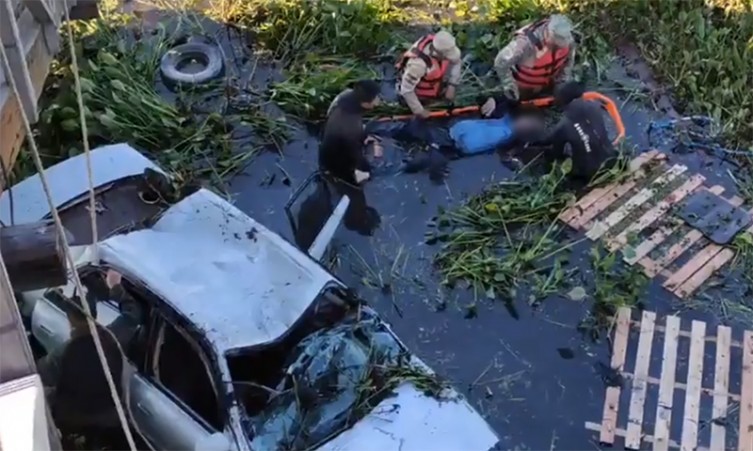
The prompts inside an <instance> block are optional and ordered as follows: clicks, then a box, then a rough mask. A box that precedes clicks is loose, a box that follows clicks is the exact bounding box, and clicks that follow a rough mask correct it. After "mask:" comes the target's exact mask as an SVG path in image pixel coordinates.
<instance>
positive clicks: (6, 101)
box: [0, 0, 62, 170]
mask: <svg viewBox="0 0 753 451" xmlns="http://www.w3.org/2000/svg"><path fill="white" fill-rule="evenodd" d="M0 2H2V0H0ZM1 6H2V5H0V7H1ZM60 11H61V12H62V8H60ZM34 30H35V31H36V35H35V37H34V39H32V40H29V42H27V43H25V44H26V45H30V48H29V50H28V52H27V54H26V61H27V63H28V67H29V73H30V75H31V80H32V84H33V86H34V89H35V92H36V98H35V102H36V101H37V100H38V99H39V96H40V95H41V94H42V88H43V87H44V82H45V79H46V78H47V74H48V73H49V70H50V62H51V61H52V58H53V55H51V54H50V53H49V51H48V50H47V47H46V45H45V43H44V37H43V35H42V32H41V30H40V29H39V27H35V28H34ZM31 119H34V118H31ZM25 134H26V133H25V131H24V126H23V123H22V122H21V107H20V104H19V103H18V101H17V99H16V98H15V96H14V95H13V94H12V93H11V92H10V86H8V85H5V86H0V136H2V137H3V139H0V157H2V159H3V162H4V163H5V165H6V167H7V168H8V170H10V169H11V168H12V167H13V162H15V159H16V156H17V155H18V151H19V149H20V148H21V144H23V140H24V137H25Z"/></svg>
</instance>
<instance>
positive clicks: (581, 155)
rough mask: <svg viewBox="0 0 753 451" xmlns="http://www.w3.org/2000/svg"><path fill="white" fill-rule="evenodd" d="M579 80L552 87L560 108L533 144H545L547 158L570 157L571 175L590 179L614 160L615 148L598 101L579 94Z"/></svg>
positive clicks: (615, 157) (608, 166) (615, 156)
mask: <svg viewBox="0 0 753 451" xmlns="http://www.w3.org/2000/svg"><path fill="white" fill-rule="evenodd" d="M584 91H585V90H584V88H583V86H582V85H580V84H579V83H574V82H571V83H566V84H563V85H561V86H559V87H557V89H556V90H555V95H554V98H555V104H556V105H557V106H558V107H560V108H562V109H563V113H562V117H561V119H560V120H559V122H558V123H557V124H556V125H555V126H554V128H552V129H551V130H549V131H548V132H547V134H546V135H544V136H543V137H542V138H541V139H539V140H536V141H535V142H534V143H533V144H535V145H540V146H547V149H546V151H545V156H546V158H547V160H548V161H550V162H552V161H555V160H562V159H565V158H571V159H572V163H573V167H572V171H571V173H570V175H571V176H574V177H578V178H583V179H586V181H590V180H591V179H592V178H593V176H594V175H596V173H597V172H598V171H599V170H600V169H605V170H606V169H609V168H610V167H611V165H613V164H614V163H615V162H616V161H617V150H616V149H615V148H614V145H613V144H612V141H611V140H610V139H609V135H608V133H607V127H606V123H605V121H604V115H603V112H602V107H601V104H599V103H598V102H591V101H588V100H585V99H583V98H582V96H583V93H584Z"/></svg>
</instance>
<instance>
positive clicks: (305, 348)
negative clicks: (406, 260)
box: [0, 144, 498, 451]
mask: <svg viewBox="0 0 753 451" xmlns="http://www.w3.org/2000/svg"><path fill="white" fill-rule="evenodd" d="M92 160H93V161H92V163H93V172H94V176H95V179H96V180H95V186H96V187H98V192H99V196H100V197H101V198H102V199H105V200H104V201H102V200H100V203H101V205H100V206H101V209H100V208H98V209H97V210H98V211H99V214H100V215H101V216H103V217H104V216H107V215H108V214H109V213H113V214H115V212H109V211H108V208H110V206H108V203H107V196H108V190H111V189H115V188H117V187H118V186H119V185H120V184H122V183H125V182H124V181H126V180H133V179H134V178H138V177H140V176H141V174H143V172H144V170H145V169H148V168H150V169H152V170H154V171H157V172H160V173H161V171H160V169H159V168H158V167H156V166H155V165H154V163H152V162H151V161H149V160H148V159H146V158H145V157H144V156H142V155H141V154H139V153H138V152H137V151H135V150H134V149H133V148H131V147H129V146H127V145H122V144H121V145H114V146H107V147H102V148H99V149H97V150H95V151H93V152H92ZM47 175H48V177H49V181H50V184H51V188H52V191H53V194H54V197H55V202H56V203H57V204H58V205H59V206H65V208H66V209H70V208H74V207H75V206H76V205H86V202H87V199H86V193H87V179H86V170H85V160H84V157H83V155H82V156H78V157H74V158H72V159H69V160H66V161H64V162H62V163H60V164H58V165H56V166H55V167H53V168H51V169H50V170H49V171H48V172H47ZM12 191H13V193H14V196H15V199H14V200H15V202H14V203H15V208H14V219H15V222H16V223H24V222H33V221H39V220H41V219H43V218H46V217H49V211H48V208H47V204H46V200H45V198H44V194H43V192H42V189H41V185H40V181H39V178H38V177H37V176H34V177H31V178H29V179H27V180H25V181H23V182H21V183H19V184H18V185H16V186H15V187H14V188H13V189H12ZM127 191H128V190H124V192H127ZM120 195H122V196H128V195H130V196H131V197H133V196H134V195H135V194H134V192H133V191H131V192H130V194H128V193H126V194H122V193H121V194H118V195H117V196H120ZM111 196H112V197H113V198H114V197H117V196H116V195H115V194H111ZM141 197H142V199H143V196H141ZM9 209H10V202H9V199H8V196H7V193H6V195H4V196H3V197H2V198H0V219H2V220H3V221H6V223H7V221H8V220H9V218H10V210H9ZM110 209H111V208H110ZM62 215H63V216H64V219H65V217H66V216H65V215H66V213H65V212H63V213H62ZM68 220H69V221H70V222H75V220H74V219H72V218H69V219H68ZM103 221H104V219H103ZM105 222H106V221H105ZM121 222H122V220H121ZM136 222H138V221H134V222H133V224H131V227H127V228H125V229H123V228H122V227H121V229H120V230H118V228H117V227H107V226H103V230H105V231H104V232H103V235H105V234H109V236H107V237H105V238H104V239H102V240H101V241H100V243H99V246H98V258H97V259H96V261H95V260H94V258H93V252H92V249H91V246H80V245H79V246H75V249H74V250H75V252H76V258H77V262H78V263H77V270H78V271H79V273H80V274H81V277H82V282H83V283H84V285H85V286H87V287H88V286H89V284H96V283H101V281H102V278H103V277H105V272H106V271H107V270H108V269H111V270H115V271H117V272H118V273H119V274H121V275H122V286H123V288H124V289H125V291H127V292H128V294H129V296H131V297H132V298H133V299H134V300H136V301H137V302H138V304H139V305H140V308H141V309H143V312H144V314H143V315H141V318H142V319H143V320H142V321H141V322H140V323H139V324H137V325H136V327H135V330H133V331H132V333H131V334H130V335H129V336H128V338H127V343H126V344H127V345H126V346H124V352H125V353H126V354H127V359H128V361H129V363H130V364H131V365H132V366H133V367H134V369H135V375H134V376H133V377H132V378H131V380H130V382H129V384H130V386H129V387H130V390H129V393H130V394H129V399H127V400H126V401H127V405H128V410H129V411H130V414H131V417H130V420H131V421H132V422H133V423H134V425H135V428H134V429H135V430H137V431H138V432H139V434H140V435H141V437H142V438H143V439H144V440H145V441H146V442H147V444H148V445H149V446H151V447H152V448H154V449H165V450H166V449H182V450H186V449H209V448H210V447H211V449H217V448H218V443H219V449H227V450H231V449H233V450H272V449H323V450H351V449H357V450H359V451H361V450H379V451H383V450H398V449H399V450H405V451H409V450H427V449H428V450H488V449H490V448H492V447H494V446H495V445H496V444H497V442H498V439H497V436H496V434H495V433H494V432H493V431H492V429H491V428H490V427H489V426H488V424H487V423H486V422H485V421H484V420H483V419H482V417H481V416H480V415H479V414H478V413H477V412H476V411H475V410H474V409H473V408H472V407H471V406H470V405H469V404H468V403H467V402H466V401H465V399H464V398H463V397H462V396H461V395H459V394H458V393H457V392H455V391H454V390H453V389H451V388H450V387H448V386H446V385H445V384H443V383H442V382H440V381H439V379H438V378H437V377H436V376H435V375H433V373H432V372H431V370H429V369H428V368H427V367H426V366H425V365H423V364H422V363H421V362H420V361H419V360H418V359H417V358H416V357H415V356H413V355H412V354H410V352H409V351H408V350H407V349H406V348H405V346H404V345H403V344H402V343H401V342H400V341H399V340H398V339H397V337H396V336H395V335H394V334H393V333H392V331H391V330H390V328H389V327H388V326H387V325H386V324H385V323H384V322H383V321H382V320H381V319H380V318H379V316H378V315H377V314H376V313H375V312H374V311H373V310H371V309H369V308H368V307H367V306H366V305H365V304H364V303H363V302H361V301H360V300H359V299H358V298H357V297H356V296H355V295H354V294H353V293H352V292H351V291H350V290H348V289H347V288H346V287H345V286H344V285H343V284H342V283H341V282H340V281H339V280H338V279H337V278H335V277H334V276H333V275H332V274H330V273H329V272H328V271H327V270H325V269H324V268H323V267H322V266H321V265H320V264H319V263H318V262H317V261H316V260H315V259H313V258H311V256H309V255H308V254H307V253H306V252H302V251H301V250H299V249H298V248H296V247H295V246H293V245H292V244H290V243H289V242H287V241H286V240H284V239H283V238H282V237H280V236H279V235H277V234H275V233H273V232H271V231H270V230H268V229H266V228H265V227H264V226H262V225H261V224H259V223H258V222H256V221H254V220H253V219H251V218H250V217H248V216H246V215H245V214H244V213H242V212H241V211H239V210H238V209H236V208H235V207H233V206H232V205H230V204H229V203H227V202H226V201H224V200H223V199H222V198H220V197H219V196H217V195H215V194H213V193H212V192H210V191H208V190H205V189H199V190H197V191H195V192H193V193H192V194H190V195H188V197H185V198H183V199H181V200H178V201H177V202H176V203H174V204H172V205H171V206H169V208H167V209H166V210H164V211H163V212H162V213H160V214H159V216H158V217H157V219H156V220H155V221H147V222H146V223H145V224H142V226H141V227H136V226H135V223H136ZM335 225H336V224H335ZM83 227H84V225H82V228H83ZM73 232H74V233H73V234H74V241H79V242H80V241H81V237H80V236H79V235H80V234H77V232H76V231H73ZM317 241H318V244H317V246H319V249H322V248H323V247H326V243H324V244H323V243H322V239H318V240H317ZM324 241H326V242H328V241H329V239H325V240H324ZM72 290H73V287H72V284H69V285H68V286H66V287H63V288H62V291H63V293H65V294H67V295H71V294H72ZM51 293H52V291H50V290H41V291H35V292H27V293H23V296H22V297H23V302H22V311H23V312H24V314H25V315H28V316H30V318H31V332H32V335H33V337H34V338H35V339H36V340H37V341H38V342H39V343H40V344H41V345H42V347H43V348H45V349H46V350H47V351H50V350H52V349H54V348H56V347H59V346H62V345H64V343H65V342H66V340H67V339H68V337H69V326H68V323H67V320H66V317H65V314H64V313H63V310H62V309H61V308H60V306H59V305H57V303H59V302H61V300H60V299H59V298H58V297H56V296H52V295H51ZM97 311H98V314H97V320H98V322H100V323H102V324H103V325H107V324H110V323H111V322H112V321H114V320H115V319H116V318H117V317H118V316H119V315H121V314H123V313H122V312H121V311H120V310H119V308H118V305H117V304H115V303H113V302H107V301H104V302H98V304H97ZM93 364H97V363H96V362H93ZM210 444H211V445H210Z"/></svg>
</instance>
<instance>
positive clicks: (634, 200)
mask: <svg viewBox="0 0 753 451" xmlns="http://www.w3.org/2000/svg"><path fill="white" fill-rule="evenodd" d="M687 169H688V168H687V166H684V165H681V164H676V165H674V166H672V167H671V168H670V169H669V170H668V171H667V172H665V173H664V174H662V175H660V176H659V177H657V178H656V180H654V181H653V182H652V183H651V184H650V185H649V186H647V187H645V188H643V189H641V190H640V191H638V193H637V194H636V195H634V196H633V197H631V198H630V199H629V200H628V201H627V202H625V204H623V205H622V206H621V207H620V208H618V209H617V210H615V211H614V212H612V214H610V215H609V216H607V217H606V218H605V219H604V220H602V221H596V222H595V223H594V224H593V226H592V227H591V230H589V231H588V232H587V233H586V236H587V237H588V238H590V239H592V240H596V239H598V238H600V237H601V236H602V235H604V234H605V233H607V232H608V231H609V229H610V228H612V227H613V226H615V225H617V224H618V223H620V221H622V220H623V219H625V218H626V217H627V216H628V215H629V214H630V213H631V212H632V211H633V210H635V209H636V208H638V207H640V206H641V205H643V204H644V203H645V202H646V201H647V200H649V199H651V197H652V196H653V195H654V193H655V190H656V189H657V185H661V184H665V183H669V182H671V181H672V180H674V179H675V178H677V177H678V176H679V175H680V174H682V173H683V172H685V171H686V170H687Z"/></svg>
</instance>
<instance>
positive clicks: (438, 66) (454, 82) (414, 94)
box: [395, 31, 461, 119]
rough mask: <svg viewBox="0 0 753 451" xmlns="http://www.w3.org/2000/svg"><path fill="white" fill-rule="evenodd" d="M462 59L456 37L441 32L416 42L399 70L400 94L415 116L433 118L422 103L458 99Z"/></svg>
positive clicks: (401, 62) (399, 63) (401, 61)
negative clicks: (456, 91) (457, 90)
mask: <svg viewBox="0 0 753 451" xmlns="http://www.w3.org/2000/svg"><path fill="white" fill-rule="evenodd" d="M460 56H461V54H460V49H458V47H457V45H455V38H454V37H453V36H452V35H451V34H450V33H448V32H446V31H439V32H437V33H436V34H433V35H432V34H430V35H426V36H424V37H422V38H421V39H419V40H418V41H416V42H415V43H414V44H413V46H412V47H411V48H410V49H409V50H408V51H407V52H405V54H403V56H402V57H401V58H400V60H398V62H397V64H396V65H395V68H396V69H397V71H398V73H400V72H402V78H401V80H400V86H399V88H398V93H399V94H400V96H401V97H402V98H403V100H404V101H405V103H406V104H407V105H408V107H409V108H410V109H411V111H412V112H413V114H414V115H416V116H417V117H421V118H424V119H425V118H427V117H429V112H428V111H427V110H426V109H425V108H424V106H423V105H422V103H421V101H422V100H423V101H430V100H435V99H440V98H441V97H444V98H445V99H447V100H450V101H451V100H453V99H454V98H455V90H456V89H457V86H458V83H459V82H460V71H461V64H460Z"/></svg>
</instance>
